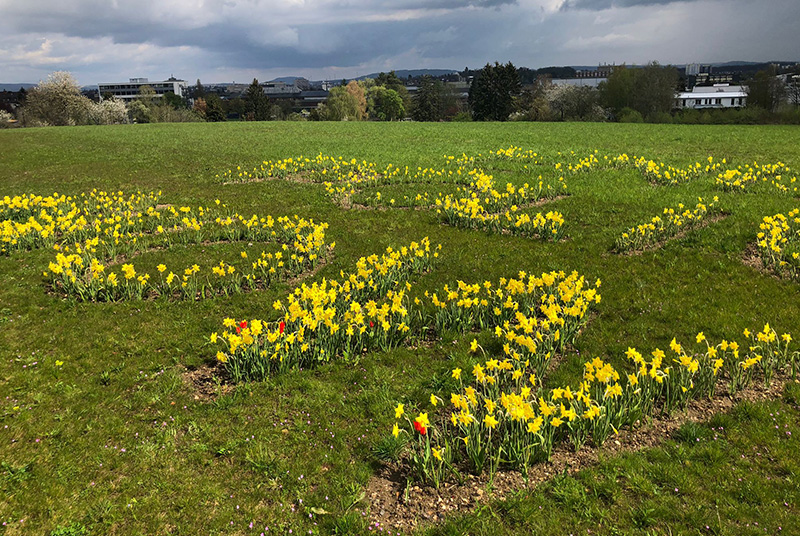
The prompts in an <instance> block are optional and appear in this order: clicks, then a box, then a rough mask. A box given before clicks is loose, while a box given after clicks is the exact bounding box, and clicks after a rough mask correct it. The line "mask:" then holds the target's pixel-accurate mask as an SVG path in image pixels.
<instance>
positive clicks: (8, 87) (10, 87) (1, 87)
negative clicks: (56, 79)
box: [0, 84, 36, 91]
mask: <svg viewBox="0 0 800 536" xmlns="http://www.w3.org/2000/svg"><path fill="white" fill-rule="evenodd" d="M21 87H23V88H25V89H30V88H32V87H36V84H0V91H19V88H21Z"/></svg>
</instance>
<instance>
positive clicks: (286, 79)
mask: <svg viewBox="0 0 800 536" xmlns="http://www.w3.org/2000/svg"><path fill="white" fill-rule="evenodd" d="M298 78H303V77H302V76H281V77H280V78H276V79H274V80H270V82H283V83H284V84H294V81H295V80H297V79H298Z"/></svg>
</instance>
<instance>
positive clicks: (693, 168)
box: [617, 155, 726, 184]
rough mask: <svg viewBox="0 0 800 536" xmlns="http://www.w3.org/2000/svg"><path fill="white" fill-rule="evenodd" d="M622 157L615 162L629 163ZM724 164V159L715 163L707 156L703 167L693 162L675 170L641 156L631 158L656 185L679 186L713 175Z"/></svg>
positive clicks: (640, 170)
mask: <svg viewBox="0 0 800 536" xmlns="http://www.w3.org/2000/svg"><path fill="white" fill-rule="evenodd" d="M624 157H627V155H623V158H618V159H617V161H618V162H622V161H623V160H624V161H625V162H630V161H629V160H628V159H627V158H624ZM725 164H726V160H725V159H724V158H723V159H722V161H721V162H715V161H714V157H712V156H709V157H708V161H707V162H706V164H705V165H703V164H701V163H700V162H695V163H694V164H690V165H689V166H688V167H685V168H677V167H674V166H669V165H666V164H664V163H663V162H655V161H653V160H648V159H647V158H644V157H641V156H634V157H633V166H634V167H635V168H636V169H638V170H639V172H640V173H641V174H642V175H644V176H645V178H647V180H649V181H651V182H654V183H656V184H680V183H683V182H688V181H690V180H693V179H696V178H697V177H700V176H702V175H703V174H708V173H714V172H716V171H718V170H719V169H721V168H722V166H723V165H725Z"/></svg>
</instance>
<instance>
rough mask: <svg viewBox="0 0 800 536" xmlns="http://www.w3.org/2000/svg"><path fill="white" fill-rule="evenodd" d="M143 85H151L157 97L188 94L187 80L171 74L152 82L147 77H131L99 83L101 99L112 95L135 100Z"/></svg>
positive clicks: (121, 98)
mask: <svg viewBox="0 0 800 536" xmlns="http://www.w3.org/2000/svg"><path fill="white" fill-rule="evenodd" d="M142 86H150V87H151V88H153V90H154V91H155V92H156V97H163V96H164V95H165V94H167V93H174V94H176V95H177V96H179V97H185V96H186V88H187V86H186V81H185V80H178V79H177V78H175V77H172V76H170V77H169V78H168V79H167V80H164V81H161V82H150V81H149V80H148V79H147V78H131V79H129V80H128V82H111V83H108V84H98V89H99V91H100V100H103V97H104V96H106V95H111V96H112V97H116V98H117V99H120V100H123V101H124V100H133V99H135V98H137V97H138V96H139V90H140V89H141V88H142Z"/></svg>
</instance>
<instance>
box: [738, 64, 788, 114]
mask: <svg viewBox="0 0 800 536" xmlns="http://www.w3.org/2000/svg"><path fill="white" fill-rule="evenodd" d="M747 87H748V91H747V106H751V107H752V106H755V107H758V108H763V109H765V110H769V111H770V112H774V111H775V110H776V109H777V108H778V105H780V103H781V102H782V101H783V96H784V89H785V88H784V86H783V82H782V81H781V80H780V79H779V78H778V77H777V76H776V71H775V68H774V67H770V68H769V69H765V70H763V71H758V72H757V73H756V75H755V76H754V77H753V79H752V80H750V82H749V83H748V84H747Z"/></svg>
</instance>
